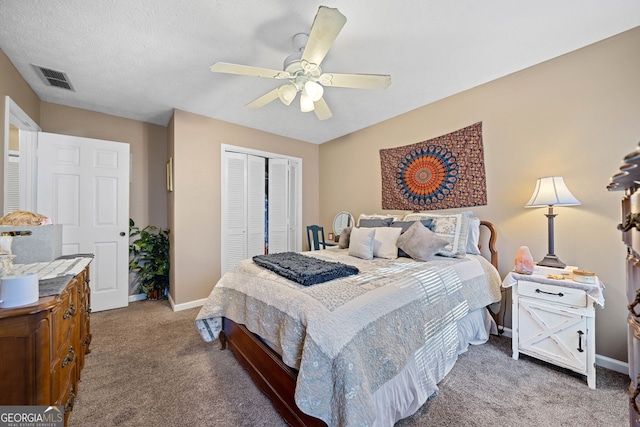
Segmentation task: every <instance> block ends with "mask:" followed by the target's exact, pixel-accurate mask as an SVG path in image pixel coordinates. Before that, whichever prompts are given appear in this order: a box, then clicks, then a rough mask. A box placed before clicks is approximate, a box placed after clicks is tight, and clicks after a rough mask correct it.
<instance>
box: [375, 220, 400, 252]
mask: <svg viewBox="0 0 640 427" xmlns="http://www.w3.org/2000/svg"><path fill="white" fill-rule="evenodd" d="M373 230H375V235H374V236H373V256H374V257H376V258H386V259H396V258H398V246H397V242H398V237H400V233H401V232H402V229H401V228H398V227H376V228H374V229H373Z"/></svg>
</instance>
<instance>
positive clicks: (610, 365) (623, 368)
mask: <svg viewBox="0 0 640 427" xmlns="http://www.w3.org/2000/svg"><path fill="white" fill-rule="evenodd" d="M596 366H602V367H603V368H607V369H610V370H612V371H615V372H620V373H621V374H625V375H629V364H628V363H626V362H621V361H620V360H616V359H612V358H610V357H607V356H601V355H599V354H596Z"/></svg>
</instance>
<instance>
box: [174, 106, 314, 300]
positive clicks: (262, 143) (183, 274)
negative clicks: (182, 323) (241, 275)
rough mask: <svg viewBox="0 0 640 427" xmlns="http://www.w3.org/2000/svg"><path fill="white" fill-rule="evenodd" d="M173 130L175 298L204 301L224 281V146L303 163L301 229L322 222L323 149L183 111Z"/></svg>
mask: <svg viewBox="0 0 640 427" xmlns="http://www.w3.org/2000/svg"><path fill="white" fill-rule="evenodd" d="M170 126H171V125H170ZM172 126H173V147H172V148H171V147H170V148H169V150H170V151H171V150H173V156H174V158H173V165H174V188H175V191H174V193H173V195H172V197H173V214H172V215H173V219H172V221H173V224H172V228H173V230H172V233H173V247H174V249H173V258H172V270H173V281H172V284H171V296H172V298H173V300H174V302H175V303H176V304H183V303H189V302H192V301H195V300H199V299H202V298H206V297H207V296H208V295H209V293H210V292H211V289H212V288H213V286H214V285H215V284H216V282H217V281H218V279H219V278H220V221H221V219H220V185H221V183H220V145H221V144H228V145H235V146H240V147H246V148H251V149H255V150H261V151H267V152H270V153H276V154H283V155H287V156H292V157H299V158H301V159H302V183H303V184H302V185H303V187H302V223H303V224H312V223H316V222H317V221H318V212H319V206H318V186H319V183H318V174H319V165H318V151H319V147H318V145H315V144H309V143H305V142H301V141H297V140H294V139H289V138H284V137H281V136H278V135H274V134H270V133H266V132H261V131H257V130H253V129H249V128H246V127H243V126H238V125H233V124H230V123H225V122H221V121H219V120H214V119H210V118H207V117H202V116H198V115H196V114H191V113H187V112H184V111H179V110H176V111H174V115H173V122H172ZM170 145H171V143H170ZM170 203H171V202H170Z"/></svg>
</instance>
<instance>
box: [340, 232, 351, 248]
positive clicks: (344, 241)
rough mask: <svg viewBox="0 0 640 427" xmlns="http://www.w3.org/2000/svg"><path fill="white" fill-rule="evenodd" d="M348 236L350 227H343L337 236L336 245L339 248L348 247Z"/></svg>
mask: <svg viewBox="0 0 640 427" xmlns="http://www.w3.org/2000/svg"><path fill="white" fill-rule="evenodd" d="M349 237H351V227H345V228H343V229H342V231H341V232H340V237H339V238H338V247H339V248H340V249H347V248H348V247H349Z"/></svg>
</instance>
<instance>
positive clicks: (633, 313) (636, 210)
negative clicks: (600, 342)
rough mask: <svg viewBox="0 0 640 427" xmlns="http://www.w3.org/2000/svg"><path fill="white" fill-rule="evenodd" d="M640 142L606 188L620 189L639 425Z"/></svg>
mask: <svg viewBox="0 0 640 427" xmlns="http://www.w3.org/2000/svg"><path fill="white" fill-rule="evenodd" d="M638 182H640V146H639V147H638V149H636V151H634V152H632V153H629V154H628V155H626V156H625V157H624V158H623V161H622V166H620V171H619V172H618V173H616V174H615V175H613V176H612V177H611V182H610V184H609V185H608V187H607V189H608V190H610V191H621V192H623V195H622V221H621V223H620V224H619V225H618V229H619V230H620V231H622V241H623V242H624V244H625V245H626V247H627V258H626V266H627V267H626V270H627V286H626V289H627V300H628V304H629V305H628V309H629V312H628V314H627V326H628V340H627V352H628V359H629V377H630V379H631V383H630V385H629V395H630V398H629V425H630V426H638V427H640V184H638Z"/></svg>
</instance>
